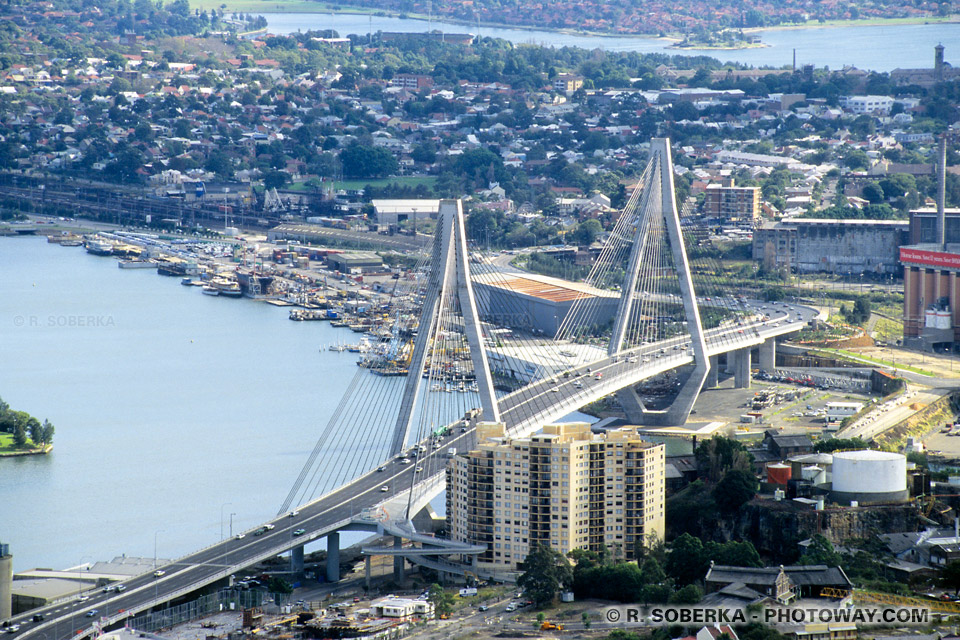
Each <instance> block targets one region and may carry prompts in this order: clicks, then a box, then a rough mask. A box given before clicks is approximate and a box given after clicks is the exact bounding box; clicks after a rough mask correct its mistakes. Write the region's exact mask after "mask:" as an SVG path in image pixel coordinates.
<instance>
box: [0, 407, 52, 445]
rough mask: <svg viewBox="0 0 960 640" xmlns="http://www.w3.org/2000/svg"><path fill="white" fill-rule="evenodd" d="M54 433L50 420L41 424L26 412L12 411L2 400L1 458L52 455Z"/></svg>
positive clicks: (0, 413)
mask: <svg viewBox="0 0 960 640" xmlns="http://www.w3.org/2000/svg"><path fill="white" fill-rule="evenodd" d="M53 433H54V428H53V425H52V424H50V421H49V420H44V421H43V422H42V423H41V422H40V421H39V420H38V419H37V418H35V417H33V416H32V415H30V414H29V413H27V412H26V411H17V410H15V409H11V408H10V405H9V404H7V403H6V402H4V401H3V399H0V457H10V456H29V455H37V454H43V453H50V451H51V450H52V449H53Z"/></svg>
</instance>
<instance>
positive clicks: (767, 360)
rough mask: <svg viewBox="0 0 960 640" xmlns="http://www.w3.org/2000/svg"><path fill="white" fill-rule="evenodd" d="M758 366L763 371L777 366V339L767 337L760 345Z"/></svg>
mask: <svg viewBox="0 0 960 640" xmlns="http://www.w3.org/2000/svg"><path fill="white" fill-rule="evenodd" d="M758 364H759V366H760V368H761V369H763V370H764V371H773V370H774V369H776V368H777V341H776V339H775V338H768V339H767V340H764V341H763V344H761V345H760V362H759V363H758Z"/></svg>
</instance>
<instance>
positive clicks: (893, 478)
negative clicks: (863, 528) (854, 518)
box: [831, 450, 908, 504]
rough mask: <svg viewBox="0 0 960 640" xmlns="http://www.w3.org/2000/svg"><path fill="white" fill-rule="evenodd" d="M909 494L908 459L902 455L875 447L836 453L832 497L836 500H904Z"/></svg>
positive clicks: (846, 501)
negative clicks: (874, 448) (872, 449)
mask: <svg viewBox="0 0 960 640" xmlns="http://www.w3.org/2000/svg"><path fill="white" fill-rule="evenodd" d="M907 497H908V493H907V459H906V458H905V457H904V456H902V455H901V454H899V453H889V452H887V451H871V450H863V451H841V452H837V453H834V454H833V489H832V491H831V498H832V499H833V500H835V501H836V502H838V503H841V504H842V503H849V502H850V501H851V500H855V501H857V502H858V503H860V504H870V503H878V502H903V501H905V500H906V499H907Z"/></svg>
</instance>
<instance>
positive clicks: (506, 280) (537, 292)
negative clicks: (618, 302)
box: [473, 272, 619, 302]
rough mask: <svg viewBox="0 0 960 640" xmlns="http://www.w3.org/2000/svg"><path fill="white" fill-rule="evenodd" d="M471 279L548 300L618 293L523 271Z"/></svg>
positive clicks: (609, 295) (608, 295)
mask: <svg viewBox="0 0 960 640" xmlns="http://www.w3.org/2000/svg"><path fill="white" fill-rule="evenodd" d="M473 280H474V282H477V283H480V284H485V285H487V286H490V287H496V288H498V289H505V290H508V291H513V292H515V293H520V294H523V295H527V296H530V297H532V298H540V299H541V300H549V301H550V302H569V301H572V300H578V299H586V298H591V297H602V298H613V297H619V294H618V293H617V292H615V291H604V290H602V289H597V288H596V287H593V286H591V285H588V284H584V283H582V282H570V281H569V280H561V279H560V278H551V277H549V276H541V275H538V274H533V273H524V274H523V275H519V274H515V273H502V272H492V273H481V274H477V275H475V276H473Z"/></svg>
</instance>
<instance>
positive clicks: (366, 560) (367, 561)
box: [363, 555, 371, 591]
mask: <svg viewBox="0 0 960 640" xmlns="http://www.w3.org/2000/svg"><path fill="white" fill-rule="evenodd" d="M370 558H371V556H369V555H368V556H366V557H365V558H364V559H363V579H364V581H365V583H366V585H367V591H370Z"/></svg>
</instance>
